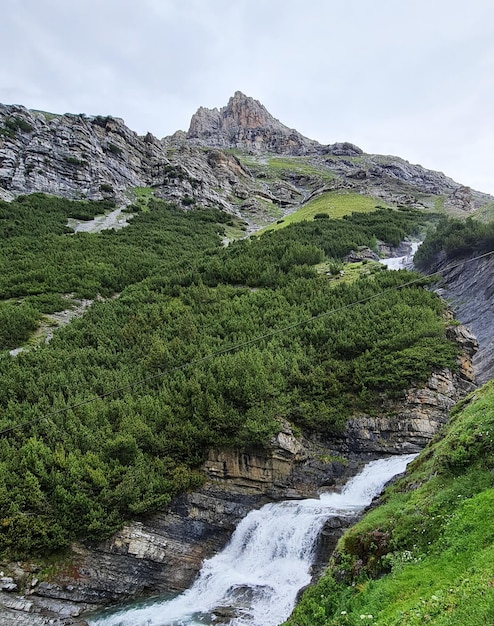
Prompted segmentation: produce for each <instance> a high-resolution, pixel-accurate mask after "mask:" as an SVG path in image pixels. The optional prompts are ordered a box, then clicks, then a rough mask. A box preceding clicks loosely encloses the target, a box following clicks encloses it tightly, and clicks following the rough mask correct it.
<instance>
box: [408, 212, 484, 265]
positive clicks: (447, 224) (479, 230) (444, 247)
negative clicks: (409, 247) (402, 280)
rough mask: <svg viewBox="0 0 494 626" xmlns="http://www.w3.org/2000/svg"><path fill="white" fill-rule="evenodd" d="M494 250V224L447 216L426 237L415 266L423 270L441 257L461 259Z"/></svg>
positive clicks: (416, 257)
mask: <svg viewBox="0 0 494 626" xmlns="http://www.w3.org/2000/svg"><path fill="white" fill-rule="evenodd" d="M492 250H494V221H493V222H489V223H487V224H486V223H483V222H479V221H476V220H474V219H472V218H471V217H468V218H467V219H466V220H457V219H453V218H449V217H444V218H442V219H441V220H440V222H439V223H438V225H437V227H436V228H435V229H434V230H432V231H431V232H430V233H429V234H428V235H427V237H426V239H425V241H424V243H423V244H422V245H421V246H420V248H419V249H418V250H417V253H416V255H415V259H414V260H415V264H416V265H417V267H419V268H421V269H427V268H429V267H430V266H431V265H432V264H433V263H434V262H435V261H437V260H440V259H439V255H441V254H442V255H443V257H446V258H447V259H451V260H453V259H459V258H463V257H466V256H474V255H477V254H483V253H485V252H490V251H492Z"/></svg>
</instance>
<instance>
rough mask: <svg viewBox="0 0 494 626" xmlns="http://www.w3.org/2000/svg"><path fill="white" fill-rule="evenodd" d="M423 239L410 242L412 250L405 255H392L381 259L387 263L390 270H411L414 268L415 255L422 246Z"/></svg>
mask: <svg viewBox="0 0 494 626" xmlns="http://www.w3.org/2000/svg"><path fill="white" fill-rule="evenodd" d="M421 243H422V242H421V241H413V242H411V244H410V252H409V253H408V254H406V255H405V256H397V257H390V258H389V259H381V263H382V264H383V265H386V267H387V268H388V270H411V269H413V257H414V256H415V253H416V252H417V250H418V249H419V247H420V244H421Z"/></svg>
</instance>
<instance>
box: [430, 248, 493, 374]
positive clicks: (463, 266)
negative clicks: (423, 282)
mask: <svg viewBox="0 0 494 626" xmlns="http://www.w3.org/2000/svg"><path fill="white" fill-rule="evenodd" d="M428 271H430V272H431V273H432V272H437V273H438V275H439V277H440V278H439V282H438V284H437V287H436V291H437V292H438V293H439V294H440V295H441V296H442V297H443V298H444V299H445V300H447V302H448V303H449V305H450V307H451V308H452V309H453V311H454V313H455V317H456V318H457V319H459V320H461V322H462V323H463V324H464V325H465V326H467V327H468V328H469V329H470V330H471V331H472V333H473V334H474V335H475V338H476V340H477V341H478V351H477V353H476V355H475V356H474V358H473V368H474V371H475V374H476V377H477V381H478V383H479V384H483V383H485V382H487V381H488V380H490V379H491V378H493V377H494V256H493V255H492V254H491V255H489V256H483V257H481V258H466V259H458V260H455V261H447V260H446V259H445V258H444V257H440V258H438V259H436V261H435V262H433V263H432V264H431V266H430V268H429V270H428Z"/></svg>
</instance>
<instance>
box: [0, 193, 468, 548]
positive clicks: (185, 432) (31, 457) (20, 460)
mask: <svg viewBox="0 0 494 626" xmlns="http://www.w3.org/2000/svg"><path fill="white" fill-rule="evenodd" d="M26 202H27V201H26V200H21V202H20V204H21V205H22V204H23V203H26ZM29 202H31V203H32V204H31V205H30V206H31V212H32V213H34V214H35V213H36V210H37V206H38V205H37V202H36V199H30V200H29ZM44 203H48V205H50V202H49V201H48V200H46V199H42V201H41V202H40V204H39V211H38V213H39V215H26V218H25V219H26V220H29V221H30V222H32V221H33V220H40V222H42V223H44V228H45V230H46V232H45V235H43V236H41V237H40V236H38V235H37V233H36V232H31V233H30V232H29V230H28V229H27V228H26V229H20V231H19V234H18V235H8V236H7V237H6V238H4V240H3V241H2V244H3V245H2V249H1V251H0V264H1V267H2V272H1V273H0V293H2V294H3V297H4V298H6V297H13V296H15V298H16V301H15V303H12V302H7V303H4V304H3V305H2V306H3V307H10V309H9V310H8V311H7V314H5V315H4V318H6V319H7V320H9V319H10V318H11V316H10V313H11V310H12V307H13V308H15V307H18V308H22V307H24V309H25V311H24V312H25V314H26V320H25V322H22V319H21V318H20V317H19V319H18V321H17V324H18V326H19V328H20V329H21V330H22V328H24V332H28V331H29V330H30V329H31V328H32V327H33V325H34V324H35V322H36V316H39V315H41V314H42V313H43V312H46V311H47V310H53V307H55V306H56V302H60V300H61V295H62V294H64V293H68V292H73V293H75V294H77V295H85V296H88V297H94V296H95V295H96V294H101V295H103V296H110V295H113V294H115V292H120V294H119V297H117V298H111V299H108V300H106V301H98V302H95V303H94V304H93V306H92V307H91V308H90V309H89V310H88V312H87V313H86V314H85V316H84V317H83V318H81V319H77V320H75V321H73V322H72V323H71V324H70V325H69V326H67V327H65V328H62V329H60V330H59V331H57V333H56V334H55V336H54V338H53V339H52V341H51V342H50V343H49V344H47V345H43V346H40V347H38V348H37V349H34V350H31V351H28V352H25V353H22V354H20V355H19V356H18V357H16V358H13V357H11V356H9V354H8V353H7V352H3V353H0V433H1V437H0V520H1V521H0V546H1V548H0V549H1V550H2V553H3V555H4V556H9V557H13V556H15V557H20V556H23V555H25V554H32V553H35V552H39V553H46V552H47V551H51V550H58V549H60V548H63V547H64V546H66V545H67V544H68V543H69V542H70V541H72V540H73V539H74V538H76V537H86V538H90V539H100V538H102V537H104V536H106V535H108V534H109V533H111V532H113V531H114V530H115V529H116V528H118V527H119V526H120V525H121V524H122V522H123V521H124V520H125V519H128V518H131V517H135V516H136V515H141V514H145V513H148V512H150V511H153V510H156V508H158V507H161V506H163V505H166V504H167V503H168V502H169V501H170V499H171V498H172V497H173V496H174V495H176V494H177V493H180V492H181V491H184V490H187V489H191V488H194V487H196V486H197V485H198V484H200V481H201V476H200V474H199V473H198V471H197V468H198V467H199V466H200V463H201V462H202V461H203V459H204V456H205V454H206V452H207V450H208V448H209V447H211V446H221V445H225V446H249V445H251V446H252V445H267V444H268V443H269V440H270V437H271V436H272V435H273V434H274V433H275V432H277V430H278V428H279V420H280V419H281V418H284V419H288V420H290V421H291V422H292V423H293V424H294V425H296V426H297V427H299V428H302V429H315V430H318V431H320V432H322V433H324V434H325V435H326V436H330V434H331V433H332V432H337V431H338V430H339V429H341V428H342V427H343V425H344V423H345V420H346V419H347V417H348V416H349V415H351V413H352V412H353V411H355V410H357V409H363V408H365V409H366V410H367V411H373V410H377V407H378V406H379V402H380V400H381V399H382V395H383V394H390V395H398V394H400V393H402V392H403V390H404V389H405V388H406V387H407V386H409V385H410V384H412V383H420V382H423V381H425V380H426V378H427V377H428V375H429V373H430V372H431V371H432V370H433V369H434V368H436V367H442V366H453V364H454V357H455V348H454V347H453V346H452V345H451V344H450V343H449V342H448V341H446V339H445V329H444V322H443V319H442V304H441V303H440V301H439V299H438V298H436V297H435V296H434V295H433V294H431V293H429V292H428V291H426V290H424V289H423V288H422V287H421V279H420V278H419V277H418V275H414V274H409V273H406V272H388V271H386V270H382V271H377V272H375V273H373V274H370V275H369V276H367V277H362V278H361V279H358V280H356V281H355V282H353V283H350V284H349V283H346V284H343V283H342V284H339V283H338V281H337V280H334V279H330V278H329V277H326V276H324V275H321V274H318V273H317V272H316V271H315V270H314V269H313V267H312V265H313V264H314V263H318V262H320V261H321V260H323V259H328V257H331V258H335V259H337V260H341V258H342V256H344V255H345V254H346V253H347V252H348V251H349V250H350V248H352V247H356V246H358V245H364V244H369V242H370V241H372V240H375V238H376V237H378V238H381V239H388V240H391V241H396V240H397V239H400V238H402V236H404V235H405V234H406V233H407V232H410V231H412V230H415V229H416V228H418V226H419V224H420V222H421V219H422V218H421V215H420V214H419V213H417V212H411V211H410V212H408V211H407V212H405V211H402V212H398V211H391V210H383V211H378V212H376V213H375V214H369V215H366V216H362V215H358V216H353V217H349V218H347V219H344V220H338V221H336V220H318V221H316V222H312V223H302V224H300V225H294V226H290V227H287V228H286V229H284V230H283V231H279V232H275V233H271V234H268V235H265V236H262V237H259V238H254V239H253V240H245V241H240V242H237V243H235V244H232V245H231V246H229V247H228V248H222V247H221V246H220V240H221V233H222V223H225V222H226V221H227V220H228V219H230V218H229V216H226V215H224V214H222V213H221V212H220V211H214V210H205V209H202V210H191V211H187V212H183V211H181V210H179V209H176V208H174V207H173V206H169V205H166V204H165V203H163V202H160V201H155V200H150V201H149V202H148V205H147V207H146V210H145V211H144V210H143V211H141V212H140V213H139V214H138V215H136V216H135V217H134V219H133V220H132V223H131V225H130V226H128V227H127V228H125V229H123V230H120V231H118V232H114V231H108V232H103V233H99V234H97V235H89V234H85V233H80V234H76V235H67V234H62V233H61V232H60V230H59V229H60V228H61V226H63V221H64V219H65V217H64V218H63V220H62V218H57V219H56V220H53V221H52V222H50V223H51V225H48V222H49V221H50V220H52V217H49V213H50V212H48V216H46V217H44V212H45V210H46V205H45V204H44ZM57 210H58V209H56V203H55V208H53V213H57ZM71 211H72V209H71ZM61 214H62V215H63V212H61ZM373 215H374V219H373V217H372V216H373ZM45 220H46V221H45ZM21 221H22V220H21ZM40 242H42V243H40ZM412 280H415V282H412V283H411V284H408V285H407V286H402V285H404V283H410V281H412ZM355 303H359V304H355ZM0 310H1V309H0ZM31 312H32V317H29V315H28V313H29V314H30V313H31ZM2 319H3V318H2V316H1V315H0V322H1V321H2ZM3 323H4V325H5V324H6V322H5V321H4V322H3ZM5 328H6V326H4V336H7V335H8V331H5ZM1 336H2V335H1V334H0V337H1ZM258 338H259V339H258ZM4 342H6V343H7V346H6V347H10V345H11V344H12V341H11V340H10V341H9V340H4ZM17 425H18V426H19V427H18V428H17V427H16V426H17Z"/></svg>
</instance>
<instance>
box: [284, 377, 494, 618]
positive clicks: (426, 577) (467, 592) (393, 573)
mask: <svg viewBox="0 0 494 626" xmlns="http://www.w3.org/2000/svg"><path fill="white" fill-rule="evenodd" d="M493 464H494V383H493V382H492V381H491V382H490V383H488V384H487V385H486V386H484V388H482V389H481V390H478V391H476V392H475V393H474V394H473V395H472V397H470V398H469V399H468V400H466V401H465V402H463V403H461V404H460V405H459V406H458V407H457V408H456V410H455V412H454V414H453V416H452V419H451V421H450V423H449V424H448V425H447V426H446V427H445V429H444V431H443V432H442V433H441V434H440V435H438V436H436V438H435V439H434V441H433V442H432V443H431V444H430V445H429V446H428V447H427V448H426V449H425V450H424V452H422V454H421V455H420V456H419V457H418V458H417V459H415V461H414V462H413V463H412V464H411V465H410V466H409V470H408V472H407V475H406V476H405V477H404V478H403V479H401V480H400V481H399V482H398V483H396V484H395V485H394V486H393V487H391V488H388V490H387V491H386V492H385V495H384V497H383V498H382V503H381V504H380V506H379V507H377V508H375V509H373V510H372V511H371V512H370V513H368V514H367V515H366V516H365V517H364V518H363V519H362V520H361V521H360V522H359V523H358V524H357V525H356V526H354V527H352V528H351V529H350V530H349V531H348V532H347V533H346V534H345V535H344V536H343V538H342V539H341V540H340V542H339V545H338V550H337V553H336V555H335V557H334V558H333V560H332V562H331V564H330V567H329V569H328V570H327V573H326V574H325V575H324V576H323V578H322V579H321V580H320V581H319V583H318V584H317V585H315V586H314V587H312V588H310V589H309V590H308V591H306V592H305V594H304V595H303V597H302V600H301V602H300V604H299V605H298V606H297V608H296V609H295V612H294V614H293V615H292V617H291V618H290V620H288V622H287V624H289V625H290V626H309V625H310V626H355V625H356V624H362V623H364V624H376V625H378V626H419V625H421V624H434V625H435V626H476V625H477V624H492V623H494V586H493V571H492V563H493V562H494V526H493V524H492V511H493V506H494V475H493V473H492V467H493Z"/></svg>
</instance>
